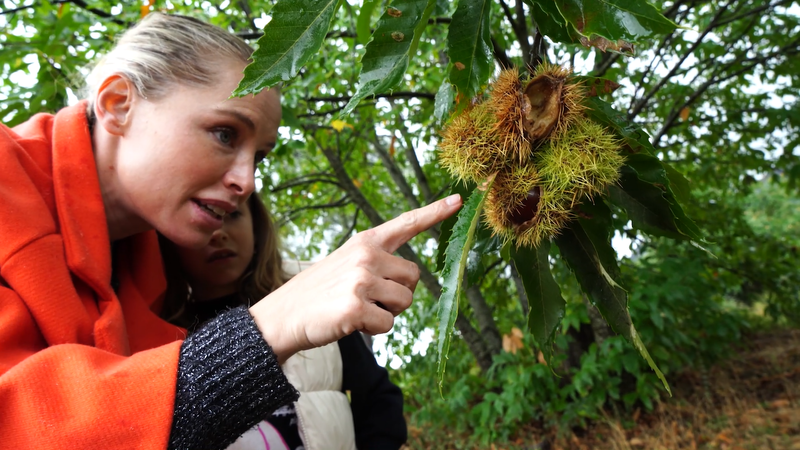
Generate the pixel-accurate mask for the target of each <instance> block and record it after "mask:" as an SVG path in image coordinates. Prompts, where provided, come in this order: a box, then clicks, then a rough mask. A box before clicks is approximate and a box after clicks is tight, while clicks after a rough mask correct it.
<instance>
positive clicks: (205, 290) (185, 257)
mask: <svg viewBox="0 0 800 450" xmlns="http://www.w3.org/2000/svg"><path fill="white" fill-rule="evenodd" d="M254 246H255V239H254V237H253V218H252V215H251V214H250V208H249V207H248V202H244V203H242V205H241V206H240V207H239V209H237V210H236V211H234V212H233V213H231V214H228V215H226V216H225V218H224V219H223V224H222V228H220V229H219V230H217V231H214V233H212V234H211V241H210V242H209V243H208V245H206V246H205V247H202V248H200V249H190V248H185V247H179V248H178V256H179V258H180V262H181V266H182V267H183V271H184V273H185V274H186V277H187V279H188V280H187V281H189V285H191V286H192V295H193V296H194V298H195V299H197V300H201V301H202V300H209V299H214V298H219V297H222V296H225V295H229V294H233V293H234V292H236V290H237V288H238V285H239V278H240V277H241V276H242V274H244V272H245V270H247V266H248V265H249V264H250V261H251V260H252V259H253V254H254V250H255V249H254Z"/></svg>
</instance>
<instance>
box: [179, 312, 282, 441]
mask: <svg viewBox="0 0 800 450" xmlns="http://www.w3.org/2000/svg"><path fill="white" fill-rule="evenodd" d="M297 397H298V393H297V390H295V389H294V387H292V385H291V384H289V382H288V381H287V380H286V376H284V374H283V371H282V370H281V368H280V366H279V365H278V361H277V358H276V357H275V354H274V353H273V352H272V349H271V348H270V347H269V345H267V343H266V342H265V341H264V338H263V337H262V336H261V332H260V331H259V330H258V328H257V327H256V325H255V323H254V322H253V318H252V317H251V316H250V314H249V313H248V311H247V309H246V308H245V307H239V308H236V309H232V310H230V311H227V312H225V313H222V314H220V315H219V316H217V317H216V318H214V319H212V320H211V321H209V322H208V323H206V324H205V325H203V326H202V327H200V328H199V329H198V330H197V331H196V332H195V333H194V334H192V335H190V336H189V337H188V338H187V339H186V340H185V341H184V343H183V345H182V346H181V353H180V359H179V363H178V381H177V386H176V395H175V416H174V419H173V423H172V431H171V433H170V440H169V448H170V449H176V450H177V449H195V448H196V449H206V448H225V447H227V446H228V445H230V444H231V443H233V442H234V441H235V440H236V439H237V438H238V437H239V436H241V435H242V434H244V433H245V432H246V431H247V430H249V429H250V428H252V427H253V425H255V424H257V423H258V422H260V421H261V420H262V419H264V418H265V417H267V416H268V415H269V414H270V413H271V412H272V411H274V410H275V409H277V408H279V407H280V406H283V405H286V404H289V403H291V402H293V401H295V400H297Z"/></svg>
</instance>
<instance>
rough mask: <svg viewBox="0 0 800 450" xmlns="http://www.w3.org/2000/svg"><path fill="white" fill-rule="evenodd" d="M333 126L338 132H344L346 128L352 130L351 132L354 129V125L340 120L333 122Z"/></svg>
mask: <svg viewBox="0 0 800 450" xmlns="http://www.w3.org/2000/svg"><path fill="white" fill-rule="evenodd" d="M331 126H332V127H333V129H334V130H336V131H342V130H344V127H347V128H350V129H351V130H352V129H353V126H352V125H350V124H349V123H347V122H345V121H344V120H339V119H336V120H332V121H331Z"/></svg>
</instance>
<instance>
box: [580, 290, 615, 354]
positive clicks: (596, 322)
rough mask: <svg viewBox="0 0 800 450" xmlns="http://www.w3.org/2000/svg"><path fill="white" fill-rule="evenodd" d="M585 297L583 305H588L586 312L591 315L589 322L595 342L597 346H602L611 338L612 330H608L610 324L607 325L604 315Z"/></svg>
mask: <svg viewBox="0 0 800 450" xmlns="http://www.w3.org/2000/svg"><path fill="white" fill-rule="evenodd" d="M582 297H583V304H584V305H586V312H587V313H589V322H590V324H591V325H592V333H593V334H594V341H595V342H596V343H597V345H600V344H602V343H603V341H605V340H606V339H608V338H609V336H611V330H610V329H609V328H608V324H607V323H606V319H604V318H603V315H602V314H600V310H598V309H597V308H596V307H595V306H594V305H592V303H591V302H589V298H588V297H586V295H585V294H584V295H582Z"/></svg>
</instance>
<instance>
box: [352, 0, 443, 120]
mask: <svg viewBox="0 0 800 450" xmlns="http://www.w3.org/2000/svg"><path fill="white" fill-rule="evenodd" d="M427 5H428V1H427V0H395V1H393V2H392V3H391V6H389V7H388V8H386V11H384V13H383V15H381V18H380V19H379V20H378V26H377V27H376V28H375V32H373V33H372V39H370V41H369V43H368V44H367V50H366V53H364V57H363V58H361V74H359V76H358V89H357V90H356V93H355V95H353V97H352V98H351V99H350V101H349V102H348V103H347V105H346V106H345V108H344V110H343V111H342V114H341V115H342V116H346V115H347V114H350V113H351V112H352V111H353V109H355V107H356V106H357V105H358V103H359V102H361V100H363V99H364V98H366V97H368V96H370V95H375V94H378V93H381V92H385V91H388V90H389V89H391V88H393V87H395V86H397V85H398V84H399V83H400V82H401V81H402V80H403V75H405V73H406V69H407V68H408V61H409V52H410V50H411V43H412V41H413V40H414V29H415V28H416V27H417V24H418V23H419V22H420V20H421V18H422V16H423V14H424V13H425V9H426V6H427Z"/></svg>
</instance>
